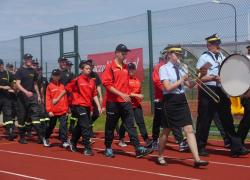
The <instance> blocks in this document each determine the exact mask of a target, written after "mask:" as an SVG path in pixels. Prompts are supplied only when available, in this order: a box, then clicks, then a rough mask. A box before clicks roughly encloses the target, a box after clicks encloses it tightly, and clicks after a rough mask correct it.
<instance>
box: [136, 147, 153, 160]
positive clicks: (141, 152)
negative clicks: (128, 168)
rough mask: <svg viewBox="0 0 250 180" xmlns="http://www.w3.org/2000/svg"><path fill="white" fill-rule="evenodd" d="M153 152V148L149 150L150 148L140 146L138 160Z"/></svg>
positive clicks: (137, 150) (137, 153)
mask: <svg viewBox="0 0 250 180" xmlns="http://www.w3.org/2000/svg"><path fill="white" fill-rule="evenodd" d="M152 152H153V149H152V148H150V149H148V148H145V147H142V146H140V147H138V148H137V149H136V152H135V154H136V157H137V158H141V157H144V156H146V155H148V154H150V153H152Z"/></svg>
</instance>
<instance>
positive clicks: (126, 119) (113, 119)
mask: <svg viewBox="0 0 250 180" xmlns="http://www.w3.org/2000/svg"><path fill="white" fill-rule="evenodd" d="M106 113H107V117H106V124H105V146H106V147H107V148H111V145H112V142H113V139H114V130H115V128H116V124H117V122H118V120H119V119H120V118H121V119H122V121H123V122H122V123H123V125H124V127H125V129H126V131H127V132H128V135H129V138H130V142H131V143H132V144H133V145H134V147H135V148H137V147H139V146H140V142H139V140H138V135H137V132H136V127H135V125H134V112H133V108H132V104H131V103H128V102H123V103H119V102H107V105H106Z"/></svg>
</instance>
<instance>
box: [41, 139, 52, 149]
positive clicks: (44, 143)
mask: <svg viewBox="0 0 250 180" xmlns="http://www.w3.org/2000/svg"><path fill="white" fill-rule="evenodd" d="M43 146H44V147H50V146H51V145H50V143H49V139H45V138H43Z"/></svg>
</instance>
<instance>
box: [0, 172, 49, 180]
mask: <svg viewBox="0 0 250 180" xmlns="http://www.w3.org/2000/svg"><path fill="white" fill-rule="evenodd" d="M0 173H3V174H10V175H13V176H19V177H23V178H27V179H35V180H45V179H42V178H38V177H33V176H28V175H24V174H18V173H14V172H9V171H3V170H0Z"/></svg>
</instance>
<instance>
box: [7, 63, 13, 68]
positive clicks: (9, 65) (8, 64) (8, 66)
mask: <svg viewBox="0 0 250 180" xmlns="http://www.w3.org/2000/svg"><path fill="white" fill-rule="evenodd" d="M6 67H7V68H13V67H14V66H13V64H10V63H7V64H6Z"/></svg>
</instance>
